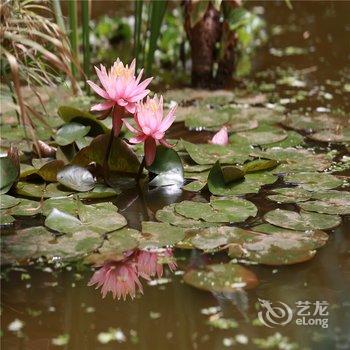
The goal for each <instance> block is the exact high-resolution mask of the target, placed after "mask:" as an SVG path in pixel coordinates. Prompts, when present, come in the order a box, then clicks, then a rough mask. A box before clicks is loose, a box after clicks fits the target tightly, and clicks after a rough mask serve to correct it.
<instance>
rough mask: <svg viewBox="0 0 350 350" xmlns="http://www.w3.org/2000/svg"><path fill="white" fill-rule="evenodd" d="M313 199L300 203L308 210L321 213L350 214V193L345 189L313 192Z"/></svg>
mask: <svg viewBox="0 0 350 350" xmlns="http://www.w3.org/2000/svg"><path fill="white" fill-rule="evenodd" d="M312 199H314V200H312V201H308V202H305V203H301V204H299V205H300V207H301V208H302V209H304V210H307V211H314V212H317V213H321V214H333V215H335V214H338V215H348V214H350V193H349V192H344V191H336V190H329V191H324V192H316V193H313V194H312Z"/></svg>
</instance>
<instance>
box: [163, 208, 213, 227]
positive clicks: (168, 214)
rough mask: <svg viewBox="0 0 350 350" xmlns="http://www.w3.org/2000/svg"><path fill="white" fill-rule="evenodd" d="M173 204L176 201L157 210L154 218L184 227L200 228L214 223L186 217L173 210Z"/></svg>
mask: <svg viewBox="0 0 350 350" xmlns="http://www.w3.org/2000/svg"><path fill="white" fill-rule="evenodd" d="M175 205H176V203H173V204H170V205H167V206H165V207H164V208H163V209H160V210H158V211H157V212H156V219H157V220H159V221H161V222H165V223H168V224H171V225H174V226H178V227H184V228H201V227H210V226H213V225H215V223H209V222H205V221H202V220H195V219H189V218H186V217H184V216H183V215H180V214H178V213H177V212H176V211H175Z"/></svg>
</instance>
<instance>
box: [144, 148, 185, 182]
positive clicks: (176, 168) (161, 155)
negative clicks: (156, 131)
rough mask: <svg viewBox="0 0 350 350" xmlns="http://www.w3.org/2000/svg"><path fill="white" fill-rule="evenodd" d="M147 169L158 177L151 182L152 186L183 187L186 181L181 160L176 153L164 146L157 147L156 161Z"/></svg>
mask: <svg viewBox="0 0 350 350" xmlns="http://www.w3.org/2000/svg"><path fill="white" fill-rule="evenodd" d="M147 169H148V171H150V172H152V173H154V174H157V175H158V176H156V177H155V178H154V179H152V181H150V183H149V185H150V186H169V185H182V183H183V181H184V169H183V166H182V162H181V158H180V157H179V155H178V154H177V152H176V151H174V150H173V149H171V148H166V147H164V146H162V145H160V146H158V147H157V150H156V157H155V160H154V162H153V163H152V165H151V166H149V167H148V168H147Z"/></svg>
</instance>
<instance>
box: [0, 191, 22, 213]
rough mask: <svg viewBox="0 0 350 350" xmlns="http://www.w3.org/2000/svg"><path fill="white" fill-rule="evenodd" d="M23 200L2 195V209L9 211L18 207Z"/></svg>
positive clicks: (0, 205) (0, 207)
mask: <svg viewBox="0 0 350 350" xmlns="http://www.w3.org/2000/svg"><path fill="white" fill-rule="evenodd" d="M20 201H21V200H20V199H19V198H15V197H12V196H9V195H7V194H2V195H0V209H1V210H2V209H8V208H11V207H14V206H15V205H17V204H18V203H19V202H20Z"/></svg>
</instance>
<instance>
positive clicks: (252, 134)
mask: <svg viewBox="0 0 350 350" xmlns="http://www.w3.org/2000/svg"><path fill="white" fill-rule="evenodd" d="M238 135H239V136H241V137H245V138H246V139H247V140H249V142H250V144H251V145H265V144H269V143H272V142H280V141H283V140H285V139H286V138H287V137H288V134H287V132H286V131H284V130H283V129H281V128H277V127H273V126H271V125H262V126H259V127H258V128H257V129H255V130H250V131H244V132H240V133H238Z"/></svg>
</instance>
